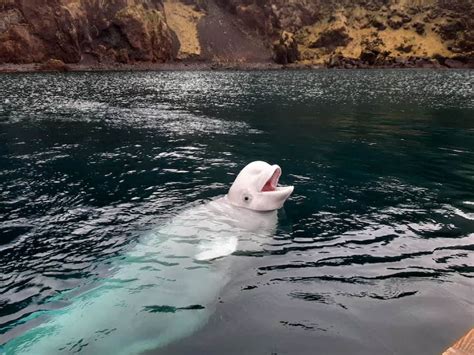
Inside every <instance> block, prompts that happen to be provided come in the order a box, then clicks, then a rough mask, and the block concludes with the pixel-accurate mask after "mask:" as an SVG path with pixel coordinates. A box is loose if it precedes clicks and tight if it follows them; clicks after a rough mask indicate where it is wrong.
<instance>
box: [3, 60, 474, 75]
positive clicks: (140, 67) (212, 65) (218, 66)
mask: <svg viewBox="0 0 474 355" xmlns="http://www.w3.org/2000/svg"><path fill="white" fill-rule="evenodd" d="M331 69H341V70H345V69H363V70H371V69H440V70H449V69H474V67H473V66H472V65H456V66H447V65H441V64H439V63H437V62H427V61H421V62H418V63H417V62H404V63H399V64H398V65H393V64H382V65H368V64H363V63H346V62H342V63H338V64H337V65H331V66H330V65H319V64H306V63H292V64H287V65H282V64H277V63H274V62H260V63H250V62H246V63H241V62H238V63H216V62H206V61H189V62H188V61H179V62H178V61H176V62H165V63H152V62H136V63H133V64H122V63H93V64H64V63H62V62H61V64H60V65H59V66H50V65H48V62H46V63H30V64H13V63H1V64H0V74H1V73H41V72H102V71H112V72H113V71H117V72H119V71H209V70H217V71H226V70H241V71H254V70H256V71H257V70H331Z"/></svg>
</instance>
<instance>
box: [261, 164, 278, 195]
mask: <svg viewBox="0 0 474 355" xmlns="http://www.w3.org/2000/svg"><path fill="white" fill-rule="evenodd" d="M280 176H281V169H280V168H275V171H274V172H273V174H272V176H270V178H269V179H268V180H267V182H266V183H265V185H263V187H262V189H261V190H260V191H261V192H269V191H276V190H277V186H278V180H279V179H280Z"/></svg>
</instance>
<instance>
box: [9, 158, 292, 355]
mask: <svg viewBox="0 0 474 355" xmlns="http://www.w3.org/2000/svg"><path fill="white" fill-rule="evenodd" d="M280 175H281V169H280V168H279V167H278V166H276V165H273V166H271V165H269V164H267V163H264V162H253V163H250V164H249V165H247V166H246V167H245V168H244V169H243V170H242V171H241V172H240V174H239V175H238V177H237V178H236V180H235V182H234V184H233V185H232V187H231V189H230V190H229V194H228V195H226V196H225V197H222V198H219V199H216V200H214V201H211V202H209V203H207V204H204V205H200V206H197V207H193V208H190V209H188V210H185V211H184V212H183V213H181V214H180V215H178V216H176V217H175V218H173V219H171V220H170V221H169V222H168V223H166V224H164V225H162V226H160V227H158V228H156V229H155V230H154V231H153V232H150V233H148V234H147V235H145V236H144V237H143V238H142V239H141V240H140V242H139V243H138V244H137V245H135V246H134V247H133V248H132V249H131V250H130V251H129V252H128V253H127V254H125V255H124V256H122V257H121V258H119V259H118V260H117V262H116V265H115V266H114V267H113V270H112V276H110V277H109V278H107V279H105V280H103V281H102V282H101V283H100V285H99V286H97V287H95V288H93V289H91V290H89V291H87V292H84V293H83V294H81V295H79V296H75V297H73V299H71V304H70V305H69V306H67V307H64V308H63V309H61V310H55V311H50V312H49V313H48V314H47V320H46V321H44V322H43V323H42V324H40V325H38V326H36V327H34V328H32V329H30V330H28V331H26V332H25V333H24V334H22V335H20V336H18V337H16V338H14V339H12V340H11V341H9V342H7V343H6V344H4V351H6V353H7V354H36V355H43V354H44V355H46V354H48V355H49V354H58V353H60V354H61V353H71V352H83V353H94V354H127V355H128V354H137V353H140V352H143V351H146V350H150V349H154V348H157V347H160V346H164V345H167V344H169V343H171V342H173V341H175V340H177V339H180V338H183V337H185V336H188V335H190V334H192V333H193V332H194V331H196V330H197V329H198V328H199V327H201V326H202V325H203V324H205V322H206V321H207V319H208V318H209V316H210V315H211V314H212V311H213V308H214V307H215V304H216V302H217V299H218V296H219V292H220V290H221V289H222V287H224V286H225V284H226V283H227V282H228V278H229V268H230V266H231V261H230V260H229V259H228V258H222V257H223V256H226V255H230V254H232V253H233V252H234V251H235V250H236V249H237V245H238V241H239V239H242V238H261V237H268V236H270V235H271V234H272V233H274V230H275V228H276V224H277V212H276V210H277V209H278V208H281V207H282V206H283V203H284V202H285V200H286V199H287V198H288V197H289V196H290V194H291V193H292V191H293V187H280V186H277V184H278V179H279V177H280ZM33 317H34V316H33Z"/></svg>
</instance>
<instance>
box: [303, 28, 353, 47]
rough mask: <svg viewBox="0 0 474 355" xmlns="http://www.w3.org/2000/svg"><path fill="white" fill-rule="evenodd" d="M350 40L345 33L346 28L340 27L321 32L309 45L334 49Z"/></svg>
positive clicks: (343, 45)
mask: <svg viewBox="0 0 474 355" xmlns="http://www.w3.org/2000/svg"><path fill="white" fill-rule="evenodd" d="M350 41H351V38H350V37H349V35H348V34H347V33H346V30H345V29H344V28H343V27H341V28H337V29H334V30H328V31H326V32H323V33H321V34H320V36H319V38H318V39H317V40H316V42H314V43H312V44H311V45H310V46H309V47H310V48H327V49H329V50H334V49H335V48H336V47H345V46H346V45H347V44H348V43H349V42H350Z"/></svg>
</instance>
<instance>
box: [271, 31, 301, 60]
mask: <svg viewBox="0 0 474 355" xmlns="http://www.w3.org/2000/svg"><path fill="white" fill-rule="evenodd" d="M273 50H274V52H275V62H277V63H278V64H291V63H294V62H296V61H297V60H298V59H299V56H300V53H299V51H298V44H297V43H296V40H295V38H294V37H293V34H292V33H289V32H285V31H283V32H282V34H281V36H280V40H279V41H278V43H276V44H275V45H274V48H273Z"/></svg>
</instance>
